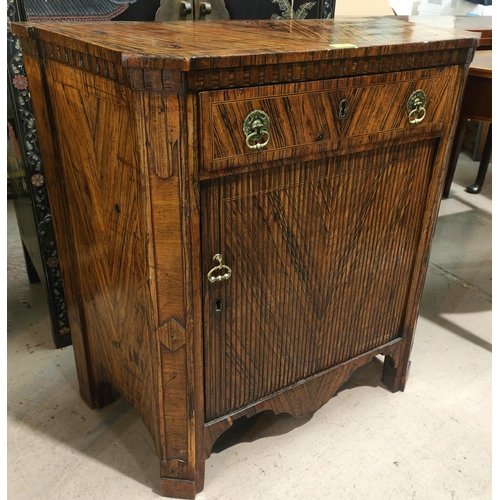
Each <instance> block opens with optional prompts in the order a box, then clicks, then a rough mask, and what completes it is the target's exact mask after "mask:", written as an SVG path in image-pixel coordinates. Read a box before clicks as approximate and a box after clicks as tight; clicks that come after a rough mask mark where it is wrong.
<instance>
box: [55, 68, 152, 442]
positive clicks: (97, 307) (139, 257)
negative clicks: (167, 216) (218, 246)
mask: <svg viewBox="0 0 500 500" xmlns="http://www.w3.org/2000/svg"><path fill="white" fill-rule="evenodd" d="M46 69H47V75H48V79H49V88H50V102H51V107H52V112H53V119H54V124H55V130H54V133H55V137H56V140H57V144H58V149H59V151H58V153H59V154H58V156H59V164H58V165H57V172H54V175H53V180H54V184H55V186H54V190H53V193H52V195H53V196H56V197H57V196H64V197H65V198H66V205H65V207H64V209H65V213H64V214H58V213H55V214H54V218H55V219H56V222H57V221H58V220H59V218H60V219H61V220H64V227H60V228H59V232H60V234H61V235H62V237H63V238H64V239H66V240H67V241H68V242H69V243H68V246H67V251H66V252H65V255H64V257H63V258H64V260H65V261H66V265H65V270H66V272H67V274H70V275H71V277H70V278H69V280H70V281H71V282H72V283H73V288H74V289H73V290H72V292H73V293H74V294H75V296H77V297H78V307H79V313H80V317H81V318H82V319H83V323H84V332H83V338H84V343H85V349H86V353H87V357H88V361H89V366H90V367H91V375H92V379H93V383H94V384H98V383H99V382H100V381H103V382H109V383H111V384H112V385H113V386H114V387H115V388H116V389H117V390H118V391H119V392H120V393H121V394H123V396H124V397H125V398H126V399H127V400H128V401H129V402H130V403H131V404H132V405H133V406H134V407H135V408H136V409H137V410H138V411H139V413H140V414H141V415H142V417H143V419H144V421H145V423H146V425H147V426H148V427H149V429H150V431H151V432H152V434H153V436H155V434H156V433H157V432H156V430H155V424H154V422H155V419H156V418H155V413H156V410H155V407H154V400H155V398H154V397H153V394H154V391H153V378H152V367H151V364H152V363H151V339H150V329H151V304H150V298H149V297H150V294H149V281H148V265H147V263H148V259H147V257H148V255H147V244H148V241H147V234H146V229H145V222H144V221H145V217H146V214H145V206H144V195H143V190H144V186H143V180H142V176H141V173H140V171H139V167H138V165H137V161H136V153H135V142H136V134H135V130H134V127H133V122H132V116H131V112H130V109H129V102H130V96H128V95H127V90H126V89H125V88H124V87H123V86H121V85H119V84H117V83H115V82H110V81H107V80H105V79H103V78H100V77H98V76H95V75H91V74H89V73H84V72H82V71H79V70H76V69H73V68H67V67H64V66H62V65H58V64H57V63H52V62H47V63H46ZM50 80H51V82H50ZM59 216H61V217H59Z"/></svg>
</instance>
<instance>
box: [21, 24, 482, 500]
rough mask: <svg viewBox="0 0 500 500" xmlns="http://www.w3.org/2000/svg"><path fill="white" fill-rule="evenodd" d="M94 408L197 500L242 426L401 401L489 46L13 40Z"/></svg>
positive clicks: (133, 27)
mask: <svg viewBox="0 0 500 500" xmlns="http://www.w3.org/2000/svg"><path fill="white" fill-rule="evenodd" d="M12 30H13V32H15V33H16V34H17V35H19V37H20V40H21V44H22V49H23V54H24V58H25V64H26V70H27V73H28V78H29V86H30V92H31V95H32V101H33V107H34V113H35V117H36V121H37V130H38V133H39V136H40V147H41V150H42V151H41V153H42V156H43V161H44V165H45V170H46V182H47V189H48V194H49V198H50V202H51V206H52V210H53V218H54V228H55V233H56V239H57V244H58V248H59V249H60V262H61V272H62V275H63V279H64V285H65V290H66V291H67V302H68V311H69V316H70V323H71V331H72V337H73V345H74V353H75V361H76V366H77V373H78V380H79V384H80V393H81V395H82V398H83V399H84V400H85V401H86V402H87V404H89V405H90V406H91V407H101V406H103V405H106V404H108V403H109V402H110V401H111V400H112V394H113V391H112V390H111V389H112V388H115V389H116V390H117V391H118V392H119V393H120V394H122V395H123V396H124V397H125V398H126V399H127V400H128V401H130V403H131V404H132V405H133V406H134V407H135V408H136V409H137V411H138V412H139V413H140V415H141V417H142V419H143V421H144V423H145V425H146V426H147V428H148V429H149V431H150V433H151V435H152V437H153V440H154V442H155V445H156V452H157V454H158V458H159V460H160V472H161V483H162V489H161V491H162V494H164V495H167V496H174V497H179V498H194V496H195V495H196V493H197V492H199V491H201V490H202V489H203V480H204V464H205V460H206V459H207V458H208V457H209V455H210V453H211V448H212V445H213V443H214V442H215V440H216V439H217V437H218V436H219V435H220V434H221V433H222V432H223V431H224V430H226V429H228V428H229V427H230V426H231V425H232V422H233V421H234V420H235V419H237V418H239V417H242V416H247V417H248V416H251V415H253V414H255V413H258V412H261V411H265V410H272V411H273V412H275V413H281V412H287V413H290V414H292V415H295V416H302V415H305V414H307V413H309V412H312V411H315V410H317V409H318V408H320V407H321V406H322V405H323V404H325V403H326V402H327V401H328V400H329V399H330V398H332V397H333V396H334V394H335V393H336V392H337V390H338V389H339V388H340V386H341V385H342V384H343V383H344V382H346V381H347V379H348V378H349V376H350V375H351V374H352V372H353V371H354V370H355V369H356V368H358V367H360V366H362V365H363V364H366V363H368V362H369V361H370V360H371V359H373V357H374V356H377V355H384V356H385V365H384V371H383V381H384V383H385V384H386V385H387V387H388V388H389V389H390V390H391V391H402V390H404V387H405V383H406V380H407V376H408V366H409V357H410V351H411V346H412V343H413V337H414V330H415V323H416V320H417V317H418V308H419V302H420V296H421V293H422V288H423V284H424V279H425V274H426V266H427V260H428V256H429V252H430V245H431V240H432V234H433V231H434V227H435V224H436V219H437V212H438V207H439V202H440V198H441V192H442V183H443V177H444V173H445V172H444V168H445V165H446V164H447V159H448V156H449V150H450V145H451V143H450V138H451V136H452V134H453V131H454V129H455V127H456V121H457V108H458V106H459V103H460V99H461V96H462V92H463V82H464V78H465V75H466V72H467V69H468V65H469V63H470V61H471V59H472V56H473V53H474V50H475V47H476V44H477V38H474V35H473V34H472V33H468V32H462V31H457V30H442V31H441V30H439V29H434V28H433V29H428V28H426V27H425V26H422V25H411V24H409V23H406V22H405V21H402V20H400V19H392V18H367V19H350V20H347V19H346V20H343V21H342V20H340V21H332V20H314V21H291V22H286V21H281V22H266V21H223V22H222V21H221V22H210V23H202V22H200V23H192V22H169V23H120V22H109V23H107V22H99V23H78V25H72V24H71V23H37V24H33V25H30V24H27V23H17V24H13V25H12Z"/></svg>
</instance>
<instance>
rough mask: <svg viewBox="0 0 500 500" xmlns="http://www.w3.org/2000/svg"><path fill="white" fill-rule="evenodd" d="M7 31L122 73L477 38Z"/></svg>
mask: <svg viewBox="0 0 500 500" xmlns="http://www.w3.org/2000/svg"><path fill="white" fill-rule="evenodd" d="M12 31H13V32H14V33H15V34H17V35H19V36H22V37H34V38H36V39H39V40H41V41H44V42H48V43H53V44H54V45H55V46H58V45H60V46H64V47H67V48H69V49H72V50H78V51H80V52H83V53H88V54H91V55H94V56H96V57H102V58H104V59H107V60H111V61H115V62H117V63H119V64H121V65H122V66H125V67H144V68H146V67H149V68H164V69H171V70H180V71H189V70H196V69H206V68H222V67H235V66H242V65H259V64H276V63H290V62H297V61H328V60H335V59H345V58H353V57H367V56H374V57H376V56H379V55H391V54H400V53H411V52H427V51H430V50H445V49H453V48H457V49H459V48H465V47H471V46H474V45H475V44H476V40H477V38H478V37H479V36H480V35H479V34H477V33H476V34H474V33H471V32H467V31H462V30H456V29H448V28H446V29H444V28H436V27H428V26H423V25H418V24H413V23H410V22H407V21H405V20H402V19H398V18H396V17H367V18H359V17H356V18H342V19H340V20H300V21H198V22H194V21H179V22H117V21H109V22H106V21H104V22H78V23H63V22H42V23H33V22H28V23H12Z"/></svg>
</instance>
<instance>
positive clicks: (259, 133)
mask: <svg viewBox="0 0 500 500" xmlns="http://www.w3.org/2000/svg"><path fill="white" fill-rule="evenodd" d="M270 122H271V120H270V119H269V116H267V115H266V113H264V111H260V110H259V109H257V110H255V111H252V112H251V113H250V114H249V115H248V116H247V117H246V118H245V122H244V123H243V132H244V133H245V136H246V138H247V140H246V145H247V146H248V147H249V148H250V149H256V150H257V151H259V150H261V149H263V148H265V147H266V146H267V143H268V142H269V139H270V138H271V135H270V134H269V130H268V129H269V124H270ZM261 141H264V142H261Z"/></svg>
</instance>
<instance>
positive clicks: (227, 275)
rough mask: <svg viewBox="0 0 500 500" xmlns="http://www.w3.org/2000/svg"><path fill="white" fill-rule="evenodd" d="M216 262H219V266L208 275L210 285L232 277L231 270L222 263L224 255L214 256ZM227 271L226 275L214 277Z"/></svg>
mask: <svg viewBox="0 0 500 500" xmlns="http://www.w3.org/2000/svg"><path fill="white" fill-rule="evenodd" d="M214 262H217V263H218V264H219V265H218V266H215V267H214V268H213V269H210V272H209V273H208V274H207V278H208V281H210V283H215V282H216V281H222V280H228V279H229V278H230V277H231V273H232V271H231V268H230V267H229V266H226V265H225V264H223V263H222V255H221V254H220V253H218V254H216V255H214ZM223 270H225V274H219V275H218V276H213V274H214V273H217V272H220V271H223Z"/></svg>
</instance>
